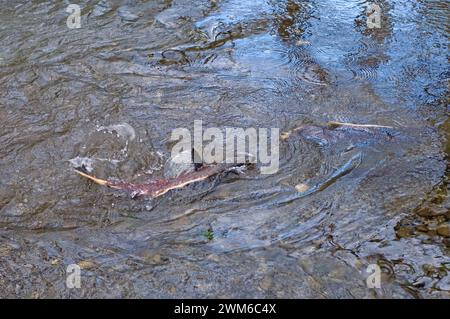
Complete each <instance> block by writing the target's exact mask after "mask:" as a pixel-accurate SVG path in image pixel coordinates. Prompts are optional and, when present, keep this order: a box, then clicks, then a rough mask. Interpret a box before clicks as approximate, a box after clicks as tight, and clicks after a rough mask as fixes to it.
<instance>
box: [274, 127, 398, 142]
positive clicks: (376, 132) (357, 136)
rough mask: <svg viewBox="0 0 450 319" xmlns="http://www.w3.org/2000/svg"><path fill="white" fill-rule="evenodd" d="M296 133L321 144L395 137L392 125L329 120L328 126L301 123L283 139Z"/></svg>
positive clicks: (283, 138)
mask: <svg viewBox="0 0 450 319" xmlns="http://www.w3.org/2000/svg"><path fill="white" fill-rule="evenodd" d="M294 133H297V134H300V135H301V136H302V137H304V138H305V139H308V140H312V141H314V142H316V143H318V144H320V145H327V144H332V143H336V142H337V141H340V140H345V141H348V142H352V143H356V144H358V143H364V142H368V141H370V140H387V141H391V140H393V139H394V137H395V134H394V129H393V128H392V127H390V126H382V125H372V124H353V123H340V122H329V123H328V124H327V125H326V126H319V125H301V126H299V127H297V128H294V129H292V130H290V131H288V132H284V133H282V134H281V140H287V139H288V138H289V137H290V136H291V135H292V134H294Z"/></svg>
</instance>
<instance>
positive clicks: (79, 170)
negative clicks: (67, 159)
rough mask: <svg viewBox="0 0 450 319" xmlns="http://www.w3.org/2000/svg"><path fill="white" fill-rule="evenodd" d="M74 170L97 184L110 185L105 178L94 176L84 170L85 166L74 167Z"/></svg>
mask: <svg viewBox="0 0 450 319" xmlns="http://www.w3.org/2000/svg"><path fill="white" fill-rule="evenodd" d="M75 172H77V173H78V174H80V175H81V176H83V177H86V178H88V179H90V180H91V181H93V182H94V183H97V184H99V185H102V186H110V185H109V182H108V181H107V180H104V179H100V178H97V177H95V176H92V175H89V173H88V171H87V170H86V168H85V167H84V166H81V167H76V168H75Z"/></svg>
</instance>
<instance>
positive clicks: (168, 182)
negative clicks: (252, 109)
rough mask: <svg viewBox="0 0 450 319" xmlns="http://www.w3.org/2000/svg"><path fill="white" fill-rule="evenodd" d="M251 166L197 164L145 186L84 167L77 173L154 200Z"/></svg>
mask: <svg viewBox="0 0 450 319" xmlns="http://www.w3.org/2000/svg"><path fill="white" fill-rule="evenodd" d="M249 165H251V164H250V163H241V164H209V165H202V164H195V165H194V167H193V170H192V171H186V172H183V173H181V174H179V175H177V176H173V177H167V178H162V179H157V180H153V181H150V182H148V183H143V184H135V183H129V182H124V181H119V180H104V179H100V178H97V177H95V176H93V175H90V174H89V172H88V171H87V170H86V169H85V168H84V167H83V166H82V167H77V168H75V171H76V172H77V173H78V174H80V175H81V176H83V177H86V178H88V179H90V180H91V181H93V182H95V183H97V184H99V185H102V186H107V187H110V188H114V189H120V190H125V191H128V192H129V193H131V196H132V197H133V198H134V197H137V196H149V197H153V198H154V197H158V196H161V195H164V194H165V193H167V192H168V191H170V190H173V189H178V188H182V187H184V186H187V185H189V184H192V183H195V182H199V181H203V180H206V179H208V178H209V177H212V176H217V175H219V174H226V173H229V172H239V171H241V170H242V169H244V168H246V167H248V166H249Z"/></svg>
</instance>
